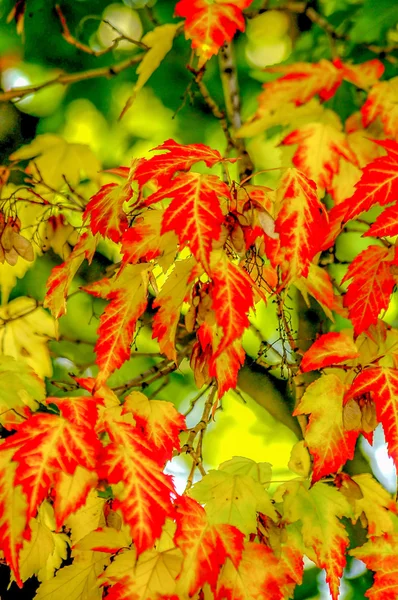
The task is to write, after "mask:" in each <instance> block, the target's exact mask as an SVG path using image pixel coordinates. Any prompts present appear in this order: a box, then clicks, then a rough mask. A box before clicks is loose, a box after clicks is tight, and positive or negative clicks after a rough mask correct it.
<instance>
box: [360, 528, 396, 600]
mask: <svg viewBox="0 0 398 600" xmlns="http://www.w3.org/2000/svg"><path fill="white" fill-rule="evenodd" d="M350 554H351V556H354V558H357V559H358V560H362V561H363V562H364V563H365V565H366V566H367V568H368V569H370V570H372V571H374V572H375V575H374V581H373V586H372V587H371V588H370V590H368V591H367V592H366V593H365V596H366V597H367V598H369V600H396V598H397V595H398V534H397V533H389V534H386V535H384V536H382V537H376V538H375V537H374V538H372V539H371V540H369V541H368V542H367V543H366V544H365V545H364V546H362V547H361V548H355V549H354V550H351V551H350Z"/></svg>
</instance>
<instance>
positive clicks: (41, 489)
mask: <svg viewBox="0 0 398 600" xmlns="http://www.w3.org/2000/svg"><path fill="white" fill-rule="evenodd" d="M54 400H56V399H53V401H54ZM85 400H86V401H87V400H88V399H87V398H85ZM64 401H65V402H66V399H64ZM70 402H72V400H70ZM91 403H93V401H91ZM9 449H14V453H13V461H15V462H17V463H18V468H17V471H16V476H15V485H21V486H22V489H23V491H24V492H25V494H26V496H27V498H28V510H27V516H26V518H27V520H29V519H30V517H34V516H35V514H36V510H37V507H38V506H39V504H40V503H41V502H42V501H43V500H44V498H45V497H46V495H47V493H48V491H49V489H50V487H51V486H52V484H53V482H54V478H55V477H56V473H57V472H59V471H63V472H66V473H69V474H73V473H74V472H75V470H76V468H77V466H78V465H80V466H82V467H85V468H86V469H88V470H93V469H94V468H95V466H96V457H97V455H98V453H99V450H100V444H99V441H98V439H97V437H96V435H95V433H94V432H93V430H92V427H91V425H90V421H89V422H86V423H85V426H83V425H80V426H78V425H76V424H73V423H72V422H71V421H69V420H67V419H66V418H63V417H61V416H58V415H54V414H49V413H45V414H36V415H32V416H31V417H30V418H29V419H28V420H27V421H24V422H23V423H22V424H20V425H18V427H17V433H15V434H14V435H12V436H10V437H9V438H7V440H6V441H5V442H4V444H3V445H2V446H1V447H0V451H1V452H7V451H8V450H9Z"/></svg>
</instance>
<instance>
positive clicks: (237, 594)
mask: <svg viewBox="0 0 398 600" xmlns="http://www.w3.org/2000/svg"><path fill="white" fill-rule="evenodd" d="M260 565H261V567H260ZM289 581H290V582H292V579H291V578H290V576H289V575H288V574H285V573H284V570H283V567H282V564H281V563H280V562H279V561H278V560H277V558H276V557H275V555H274V554H273V552H272V550H271V549H270V548H268V547H267V546H263V545H261V544H255V543H253V542H246V543H245V546H244V550H243V554H242V559H241V561H240V563H239V566H238V567H236V566H235V565H234V564H233V563H232V561H230V560H228V559H227V560H226V561H225V564H224V565H223V567H222V570H221V573H220V577H219V579H218V583H217V591H216V594H215V598H216V600H223V599H224V598H227V599H228V600H256V599H257V598H272V599H273V600H283V599H284V598H286V597H287V596H286V595H285V593H284V589H283V588H284V586H285V585H286V584H287V583H288V582H289Z"/></svg>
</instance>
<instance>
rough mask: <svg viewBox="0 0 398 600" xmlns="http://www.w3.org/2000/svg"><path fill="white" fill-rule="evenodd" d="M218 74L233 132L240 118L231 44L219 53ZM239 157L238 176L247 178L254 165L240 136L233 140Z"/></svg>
mask: <svg viewBox="0 0 398 600" xmlns="http://www.w3.org/2000/svg"><path fill="white" fill-rule="evenodd" d="M219 57H220V74H221V82H222V87H223V91H224V100H225V108H226V111H227V116H228V120H229V122H230V123H231V125H232V130H233V132H235V131H237V130H238V129H240V127H241V125H242V119H241V115H240V94H239V84H238V77H237V72H236V66H235V61H234V57H233V50H232V46H231V44H224V46H223V47H222V48H221V50H220V53H219ZM234 147H235V148H236V150H237V152H238V155H239V158H240V159H241V160H239V161H238V168H239V177H240V179H241V180H243V179H247V178H248V177H250V175H251V174H252V173H253V170H254V166H253V163H252V161H251V158H250V156H249V153H248V152H247V150H246V146H245V142H244V141H243V139H242V138H237V139H236V140H234Z"/></svg>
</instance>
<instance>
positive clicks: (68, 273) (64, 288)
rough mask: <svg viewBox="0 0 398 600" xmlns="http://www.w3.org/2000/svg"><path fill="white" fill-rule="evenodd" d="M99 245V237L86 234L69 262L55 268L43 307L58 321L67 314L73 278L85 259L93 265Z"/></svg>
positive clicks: (48, 281) (49, 279)
mask: <svg viewBox="0 0 398 600" xmlns="http://www.w3.org/2000/svg"><path fill="white" fill-rule="evenodd" d="M97 244H98V238H97V236H94V237H93V236H92V235H91V233H89V232H86V233H84V234H83V235H82V236H81V238H80V240H79V241H78V242H77V244H76V246H75V247H74V248H73V250H72V252H71V254H70V255H69V257H68V258H67V260H66V261H65V262H64V263H62V265H59V266H58V267H54V268H53V270H52V272H51V275H50V277H49V278H48V280H47V294H46V297H45V299H44V304H43V306H44V307H45V308H49V309H50V310H51V312H52V314H53V316H54V317H55V318H56V319H58V318H59V317H61V316H62V315H63V314H65V313H66V298H67V296H68V292H69V288H70V285H71V283H72V281H73V278H74V276H75V275H76V273H77V271H78V269H79V267H80V266H81V265H82V263H83V261H84V259H87V260H88V262H89V263H91V261H92V260H93V257H94V253H95V250H96V248H97Z"/></svg>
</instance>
